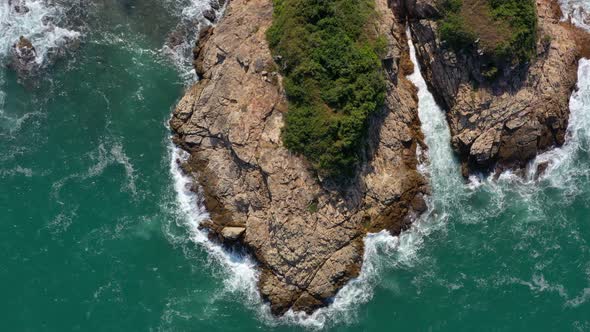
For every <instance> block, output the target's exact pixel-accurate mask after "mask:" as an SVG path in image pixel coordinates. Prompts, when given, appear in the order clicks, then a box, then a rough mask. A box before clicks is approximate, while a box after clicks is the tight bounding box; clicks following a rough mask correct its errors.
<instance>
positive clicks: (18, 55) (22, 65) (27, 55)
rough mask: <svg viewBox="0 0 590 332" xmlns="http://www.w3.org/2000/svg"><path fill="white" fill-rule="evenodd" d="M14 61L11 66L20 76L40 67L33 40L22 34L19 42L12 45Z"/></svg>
mask: <svg viewBox="0 0 590 332" xmlns="http://www.w3.org/2000/svg"><path fill="white" fill-rule="evenodd" d="M10 53H11V56H12V61H11V63H10V66H11V67H12V68H13V69H14V70H15V71H16V72H17V74H18V75H19V76H20V77H23V76H28V75H30V74H31V73H32V72H33V71H36V70H37V69H38V67H39V64H38V63H37V51H36V50H35V47H34V46H33V44H31V41H30V40H28V39H27V38H25V37H24V36H20V38H19V40H18V42H16V43H15V44H14V45H12V49H11V52H10Z"/></svg>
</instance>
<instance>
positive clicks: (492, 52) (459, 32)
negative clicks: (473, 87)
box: [439, 0, 537, 76]
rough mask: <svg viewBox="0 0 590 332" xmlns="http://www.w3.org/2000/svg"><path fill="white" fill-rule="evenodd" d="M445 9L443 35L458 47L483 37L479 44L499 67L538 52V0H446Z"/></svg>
mask: <svg viewBox="0 0 590 332" xmlns="http://www.w3.org/2000/svg"><path fill="white" fill-rule="evenodd" d="M443 13H444V16H443V18H442V20H441V22H440V26H439V33H440V37H441V39H443V40H445V41H447V42H448V43H449V45H450V46H451V47H453V48H454V49H456V50H462V49H467V48H469V47H471V46H472V45H474V42H475V41H476V40H479V44H478V47H479V48H482V49H484V50H485V52H486V53H487V54H488V57H489V58H490V59H491V61H492V65H493V66H499V67H501V66H502V65H504V64H516V63H523V62H526V61H529V60H530V59H531V57H532V56H533V55H534V54H535V46H536V40H537V33H536V32H537V14H536V9H535V2H534V0H484V1H481V0H446V1H445V2H444V3H443ZM488 76H489V75H488ZM492 76H495V75H492Z"/></svg>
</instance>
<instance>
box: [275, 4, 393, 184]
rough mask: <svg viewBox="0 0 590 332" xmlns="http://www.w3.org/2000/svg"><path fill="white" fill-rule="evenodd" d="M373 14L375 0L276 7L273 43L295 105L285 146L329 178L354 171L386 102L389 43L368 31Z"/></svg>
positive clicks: (285, 132)
mask: <svg viewBox="0 0 590 332" xmlns="http://www.w3.org/2000/svg"><path fill="white" fill-rule="evenodd" d="M374 14H375V10H374V4H373V2H372V0H274V20H273V24H272V26H271V27H270V28H269V30H268V31H267V39H268V42H269V45H270V48H271V50H272V52H273V54H274V55H275V56H279V55H280V56H281V59H282V60H281V61H280V62H281V63H280V65H281V67H282V72H283V75H284V77H285V79H284V87H285V91H286V93H287V98H288V101H289V110H288V112H287V114H286V116H285V127H284V129H283V134H282V136H283V142H284V144H285V146H286V147H287V148H288V149H290V150H291V151H294V152H296V153H301V154H303V155H305V156H306V157H307V158H308V160H310V162H311V163H312V165H313V166H314V167H315V168H316V169H317V170H318V171H319V172H320V173H321V174H322V175H325V176H338V175H343V174H345V173H347V172H349V171H351V170H352V169H353V168H354V165H355V163H356V162H357V161H358V160H359V156H358V153H359V150H360V148H361V146H362V144H363V140H364V137H365V133H366V129H367V128H366V127H367V120H368V117H369V116H370V115H371V114H372V113H373V112H375V110H376V109H377V108H378V107H380V106H381V105H382V103H383V100H384V96H385V89H386V86H385V80H384V74H383V70H382V67H381V61H380V59H379V56H378V53H380V52H383V50H384V49H385V41H384V40H383V39H382V38H378V37H377V36H371V35H370V34H369V33H368V31H370V29H367V24H368V20H369V17H371V16H372V15H374Z"/></svg>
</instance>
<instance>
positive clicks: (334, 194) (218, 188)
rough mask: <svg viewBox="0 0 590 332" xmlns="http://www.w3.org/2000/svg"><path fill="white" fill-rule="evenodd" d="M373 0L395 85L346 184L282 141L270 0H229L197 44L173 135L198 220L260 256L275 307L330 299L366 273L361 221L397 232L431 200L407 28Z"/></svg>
mask: <svg viewBox="0 0 590 332" xmlns="http://www.w3.org/2000/svg"><path fill="white" fill-rule="evenodd" d="M376 3H377V9H378V11H379V15H378V18H379V20H378V22H376V24H375V26H374V28H375V29H377V30H378V32H379V33H381V34H383V35H384V36H386V37H387V41H388V43H387V44H388V52H387V55H386V56H385V57H384V59H383V64H384V67H385V68H386V70H387V74H388V76H389V78H390V80H389V82H388V95H387V98H386V103H385V106H384V107H383V109H382V112H380V114H379V116H376V117H375V118H373V119H372V120H371V123H370V129H369V131H370V135H369V139H368V143H367V148H366V149H365V151H364V155H365V158H364V161H363V162H362V164H361V165H360V166H359V167H358V170H357V172H356V176H355V178H354V179H351V180H350V181H349V182H348V183H345V184H343V183H334V182H331V181H330V180H326V179H319V178H318V177H317V176H316V175H315V174H314V172H313V171H312V170H311V169H310V167H309V165H308V163H307V162H306V160H305V159H304V158H303V157H301V156H297V155H294V154H292V153H290V152H289V151H288V150H287V149H285V148H284V146H283V144H282V141H281V128H282V126H283V116H284V112H286V111H287V104H286V100H285V94H284V90H283V88H282V86H281V80H282V78H281V76H280V74H279V73H277V71H276V65H275V63H274V61H273V58H272V56H271V54H270V51H269V49H268V45H267V43H266V39H265V31H266V30H267V28H268V27H269V25H270V24H271V19H272V1H271V0H233V1H231V2H230V3H229V4H228V7H227V9H226V14H225V17H224V18H223V19H222V20H221V21H220V23H219V24H218V25H217V26H216V27H215V28H212V29H211V30H208V31H207V32H204V33H203V38H202V39H201V43H200V45H199V46H198V47H197V48H196V49H195V59H196V60H195V68H196V70H197V72H198V74H199V76H200V81H199V82H198V83H197V84H195V85H194V86H192V87H191V88H190V89H189V90H188V91H187V92H186V95H185V96H184V97H183V98H182V100H181V101H180V102H179V104H178V106H177V108H176V110H175V111H174V113H173V117H172V119H171V120H170V127H171V129H172V131H173V140H174V142H175V143H176V144H177V145H178V146H179V147H181V148H182V149H184V150H186V151H187V152H188V153H189V154H190V157H189V158H188V159H187V160H186V161H179V162H181V168H182V169H183V170H184V171H185V172H186V173H187V174H190V175H191V176H192V177H193V178H194V179H195V183H197V184H198V185H195V187H194V189H195V191H197V190H198V191H199V192H201V194H202V195H203V196H204V203H205V206H206V207H207V209H208V211H209V213H210V219H209V220H208V221H206V222H204V223H203V224H202V226H203V227H205V228H207V229H208V230H209V234H210V236H211V238H213V239H216V240H218V241H220V242H223V243H225V244H227V245H233V246H238V247H241V248H245V249H246V250H247V251H248V252H249V253H250V254H251V255H253V256H254V257H255V258H256V260H257V262H258V267H259V270H260V279H259V289H260V293H261V295H262V297H263V299H265V300H266V301H268V302H269V303H270V307H271V310H272V312H273V313H274V314H282V313H284V312H286V311H287V310H289V309H293V310H295V311H305V312H308V313H309V312H312V311H314V310H315V309H316V308H318V307H321V306H325V305H327V304H328V303H329V302H330V300H331V298H332V297H333V296H334V295H335V294H336V292H337V291H338V290H339V289H340V288H341V287H342V286H343V285H344V284H345V283H346V282H347V281H348V280H350V279H351V278H354V277H356V276H357V275H358V274H359V271H360V268H361V264H362V257H363V236H364V235H365V234H366V232H368V231H379V230H382V229H387V230H389V231H390V232H391V233H393V234H397V233H399V232H400V231H402V230H403V229H405V228H407V227H408V225H409V224H410V223H411V222H412V220H413V219H414V218H415V217H416V216H417V214H418V213H420V212H421V211H423V210H424V209H425V208H426V205H425V203H424V199H423V196H424V195H425V194H427V193H428V186H427V183H426V181H425V179H424V177H423V176H422V175H421V174H420V173H419V172H418V171H417V170H416V166H417V163H418V158H417V156H416V150H417V147H418V146H421V145H423V142H422V134H421V132H420V123H419V119H418V116H417V111H416V107H417V102H416V93H415V88H414V86H413V85H412V84H411V83H410V82H409V81H408V80H406V79H405V77H404V74H403V72H402V71H401V70H400V66H399V64H400V61H401V59H402V57H406V58H407V52H408V49H407V43H406V40H405V34H404V28H403V27H402V26H401V25H400V24H398V23H397V22H396V20H395V18H394V16H393V14H392V12H391V10H390V9H389V8H388V6H387V1H386V0H377V1H376Z"/></svg>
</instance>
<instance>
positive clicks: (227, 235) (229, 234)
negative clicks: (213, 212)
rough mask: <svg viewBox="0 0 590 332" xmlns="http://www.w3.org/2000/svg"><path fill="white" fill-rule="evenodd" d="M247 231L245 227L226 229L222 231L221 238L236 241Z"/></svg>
mask: <svg viewBox="0 0 590 332" xmlns="http://www.w3.org/2000/svg"><path fill="white" fill-rule="evenodd" d="M245 231H246V228H245V227H224V228H223V229H222V230H221V236H222V237H223V238H224V239H226V240H230V241H236V240H238V239H239V238H240V236H242V234H244V232H245Z"/></svg>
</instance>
